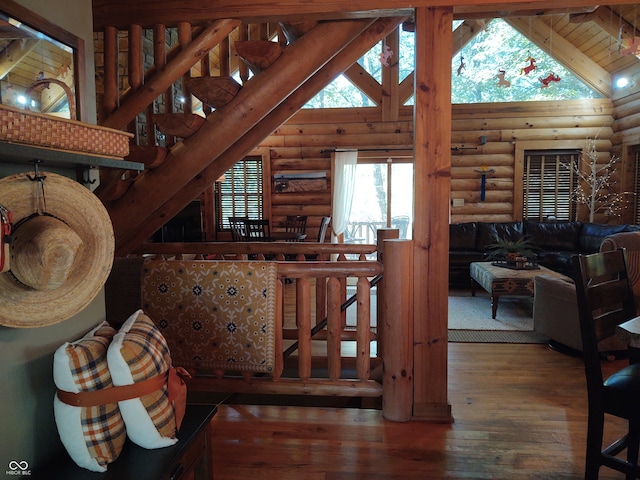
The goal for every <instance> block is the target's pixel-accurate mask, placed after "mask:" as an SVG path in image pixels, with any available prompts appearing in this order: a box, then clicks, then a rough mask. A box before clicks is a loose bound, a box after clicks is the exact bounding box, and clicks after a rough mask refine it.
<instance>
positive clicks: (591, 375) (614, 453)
mask: <svg viewBox="0 0 640 480" xmlns="http://www.w3.org/2000/svg"><path fill="white" fill-rule="evenodd" d="M573 262H574V267H575V271H576V291H577V297H578V313H579V319H580V333H581V336H582V347H583V362H584V369H585V374H586V379H587V401H588V422H587V448H586V463H585V476H584V478H585V479H586V480H594V479H597V478H598V472H599V470H600V467H601V466H606V467H609V468H611V469H613V470H617V471H619V472H622V473H624V474H625V475H626V478H627V479H632V478H640V468H639V467H638V447H639V446H640V363H633V364H630V365H628V366H626V367H624V368H622V369H620V370H618V371H616V372H615V373H613V374H612V375H610V376H609V377H608V378H607V379H606V380H605V379H604V377H603V373H602V365H601V362H602V361H603V358H602V356H601V355H600V352H599V351H598V341H600V340H602V339H603V338H607V337H610V336H612V335H615V332H616V328H617V326H618V325H619V324H621V323H623V322H625V321H627V320H630V319H631V318H634V317H635V316H636V307H635V300H634V296H633V290H632V287H631V283H630V281H629V276H628V274H627V265H626V259H625V252H624V250H622V249H618V250H612V251H609V252H601V253H594V254H591V255H576V256H574V257H573ZM605 415H613V416H616V417H620V418H624V419H626V420H627V422H628V429H627V433H626V434H625V435H624V436H623V437H621V438H619V439H618V440H616V441H615V442H613V443H611V444H610V445H608V446H606V447H604V448H603V444H602V442H603V432H604V423H605ZM624 450H627V455H626V460H625V459H623V458H621V457H619V456H618V455H619V454H620V453H622V452H623V451H624Z"/></svg>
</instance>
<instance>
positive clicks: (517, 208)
mask: <svg viewBox="0 0 640 480" xmlns="http://www.w3.org/2000/svg"><path fill="white" fill-rule="evenodd" d="M584 146H585V144H584V140H554V141H546V140H540V141H538V140H530V141H519V142H518V141H516V142H515V151H514V158H515V164H514V172H513V179H514V181H513V213H512V216H513V220H514V221H522V220H523V219H524V175H525V170H524V168H525V153H526V152H528V151H532V150H538V151H554V150H561V151H565V150H577V151H580V152H581V151H582V150H583V149H584ZM583 209H584V207H582V206H581V205H580V204H578V205H576V219H579V218H581V215H582V214H583V212H582V210H583ZM573 220H575V219H573Z"/></svg>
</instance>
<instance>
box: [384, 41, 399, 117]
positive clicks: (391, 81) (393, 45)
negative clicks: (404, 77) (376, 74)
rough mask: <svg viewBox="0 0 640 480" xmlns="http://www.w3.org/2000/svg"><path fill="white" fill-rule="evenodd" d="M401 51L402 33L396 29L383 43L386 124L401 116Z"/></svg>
mask: <svg viewBox="0 0 640 480" xmlns="http://www.w3.org/2000/svg"><path fill="white" fill-rule="evenodd" d="M399 49H400V32H399V31H398V29H396V30H394V31H393V32H391V33H390V34H389V35H388V36H387V38H385V39H384V41H383V42H382V62H383V63H382V120H383V121H385V122H395V121H397V120H398V116H399V115H400V100H399V98H398V91H399V88H400V86H399V84H398V82H399V78H400V62H399V60H400V52H399V51H398V50H399ZM385 63H386V65H385Z"/></svg>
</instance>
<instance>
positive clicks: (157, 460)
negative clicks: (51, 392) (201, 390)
mask: <svg viewBox="0 0 640 480" xmlns="http://www.w3.org/2000/svg"><path fill="white" fill-rule="evenodd" d="M217 409H218V407H217V406H215V405H195V404H190V405H187V409H186V412H185V415H184V419H183V420H182V425H181V427H180V431H179V433H178V443H176V444H175V445H172V446H170V447H165V448H158V449H154V450H147V449H145V448H142V447H139V446H138V445H136V444H134V443H132V442H131V441H130V440H129V439H127V441H126V443H125V446H124V450H123V451H122V453H121V454H120V456H119V457H118V459H117V460H116V461H115V462H113V463H111V464H109V467H108V469H107V471H106V472H103V473H98V472H92V471H90V470H86V469H84V468H81V467H79V466H77V465H76V464H75V463H74V461H73V460H71V457H69V456H68V455H67V453H66V452H63V453H62V454H61V455H60V456H59V457H58V458H56V459H55V460H54V461H52V462H50V463H49V464H47V465H44V466H43V467H42V468H40V469H38V470H33V471H32V472H31V473H32V476H31V478H36V479H43V480H44V479H46V480H179V479H181V478H188V479H194V480H211V479H212V478H213V459H212V457H211V443H210V439H209V428H208V425H209V423H210V422H211V419H212V418H213V416H214V415H215V414H216V412H217Z"/></svg>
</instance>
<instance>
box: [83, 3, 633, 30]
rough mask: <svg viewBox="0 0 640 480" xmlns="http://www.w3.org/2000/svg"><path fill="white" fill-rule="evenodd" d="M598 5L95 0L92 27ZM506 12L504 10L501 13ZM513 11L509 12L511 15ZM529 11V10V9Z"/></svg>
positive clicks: (466, 14)
mask: <svg viewBox="0 0 640 480" xmlns="http://www.w3.org/2000/svg"><path fill="white" fill-rule="evenodd" d="M607 3H608V4H610V5H621V4H634V1H630V0H610V1H608V2H607ZM597 5H599V3H598V1H597V0H564V1H563V2H562V9H559V8H558V2H557V1H552V0H537V1H529V2H526V1H522V0H493V1H491V2H490V3H488V2H485V1H483V0H413V1H409V0H351V1H349V2H344V1H343V0H313V1H308V2H300V1H298V0H286V1H279V2H275V1H273V2H265V1H263V0H244V1H242V2H238V1H237V0H217V1H215V2H203V1H202V0H181V1H180V2H176V1H175V0H137V1H136V2H131V1H130V0H93V24H94V27H93V28H94V31H102V30H103V29H104V28H105V26H113V27H116V28H119V29H126V28H127V27H128V25H131V24H134V23H135V24H140V25H142V26H143V27H145V26H146V27H150V26H153V24H156V23H161V24H164V25H167V26H169V27H171V26H175V25H176V23H177V21H178V20H180V21H185V22H189V23H191V24H192V25H198V24H203V23H206V22H209V21H211V20H216V19H223V18H238V19H241V20H243V21H246V22H248V23H260V22H265V21H273V20H274V19H277V20H278V21H309V20H336V19H345V18H378V17H388V16H400V15H406V16H411V15H413V12H414V9H415V8H418V7H442V6H453V11H454V16H455V18H471V17H474V16H478V15H480V16H481V17H490V16H492V15H495V16H502V15H505V14H507V13H505V12H519V14H523V13H524V12H530V14H531V15H539V14H541V13H543V14H544V13H545V12H547V11H551V10H553V11H554V12H555V13H560V12H561V11H563V12H565V13H569V12H572V11H576V9H577V11H580V9H584V8H585V7H595V6H597ZM497 12H502V13H497ZM508 14H511V13H508ZM527 15H529V13H527Z"/></svg>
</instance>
